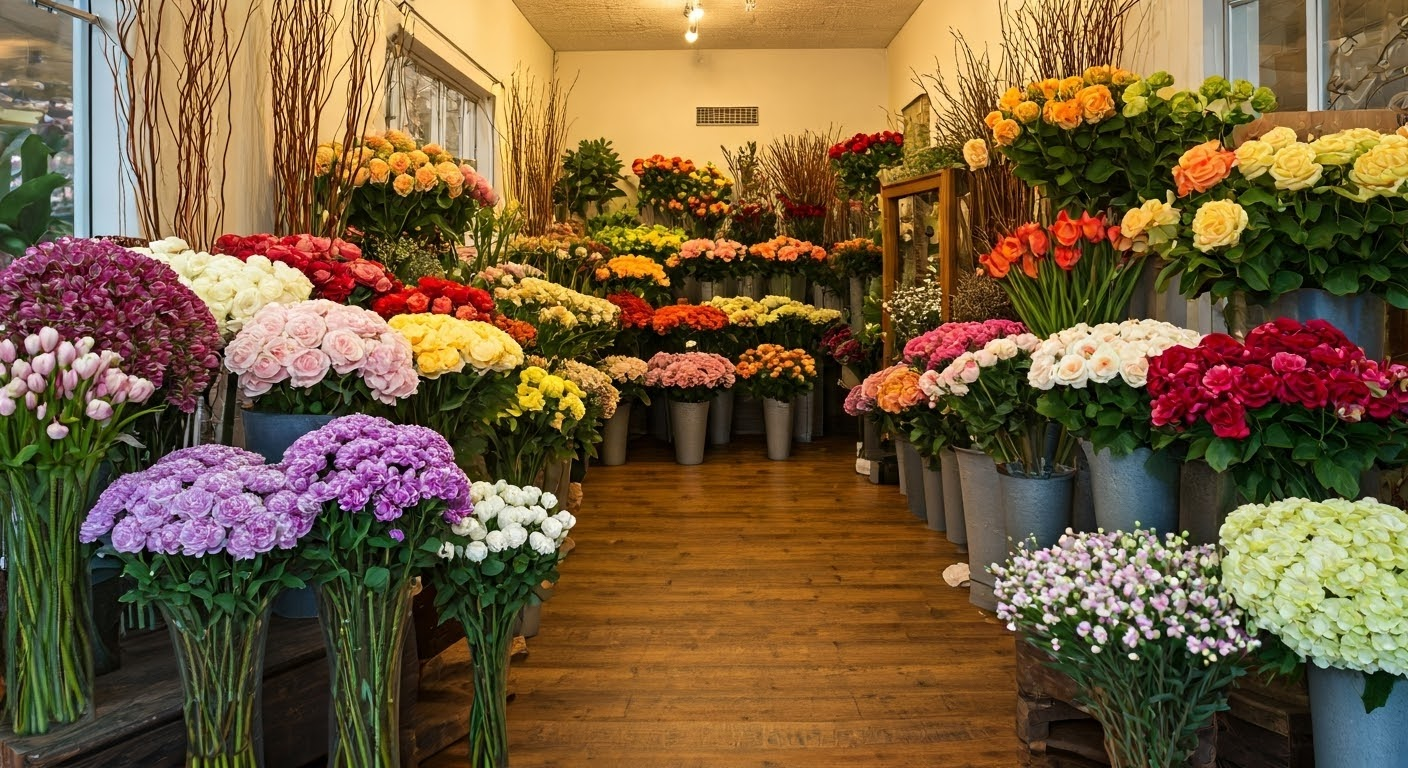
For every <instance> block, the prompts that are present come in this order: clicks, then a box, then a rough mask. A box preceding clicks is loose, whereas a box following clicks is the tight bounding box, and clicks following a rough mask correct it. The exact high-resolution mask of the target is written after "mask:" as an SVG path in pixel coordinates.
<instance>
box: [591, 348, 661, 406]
mask: <svg viewBox="0 0 1408 768" xmlns="http://www.w3.org/2000/svg"><path fill="white" fill-rule="evenodd" d="M597 368H598V369H600V370H601V371H602V372H603V373H605V374H606V375H607V376H610V377H611V383H612V384H613V385H615V387H616V390H617V391H618V392H620V393H621V400H622V401H623V402H624V401H627V400H639V401H640V402H642V403H645V404H646V405H650V395H649V393H648V392H647V391H646V389H645V374H646V371H647V369H648V366H647V365H646V362H645V361H644V360H642V359H640V358H639V357H631V356H629V355H611V356H610V357H607V358H606V359H604V360H602V361H601V362H600V363H598V364H597Z"/></svg>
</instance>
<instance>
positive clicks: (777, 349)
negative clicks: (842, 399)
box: [736, 344, 817, 401]
mask: <svg viewBox="0 0 1408 768" xmlns="http://www.w3.org/2000/svg"><path fill="white" fill-rule="evenodd" d="M736 370H737V372H738V378H739V380H740V381H742V382H743V384H744V386H746V387H747V388H748V391H749V392H750V393H751V394H752V395H753V396H754V397H756V398H759V399H769V400H783V401H791V400H792V399H794V398H797V397H800V396H802V395H805V394H806V393H808V392H810V391H811V390H812V387H813V386H815V384H816V378H817V370H816V360H814V359H812V356H811V355H809V354H807V351H806V350H804V349H787V348H786V347H783V346H780V345H777V344H759V345H758V346H756V347H754V348H753V349H750V350H748V351H746V352H744V353H743V354H742V355H741V356H739V358H738V364H737V366H736Z"/></svg>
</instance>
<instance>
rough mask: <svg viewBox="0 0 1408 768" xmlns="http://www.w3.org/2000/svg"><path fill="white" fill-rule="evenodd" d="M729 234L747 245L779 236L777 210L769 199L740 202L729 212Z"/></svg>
mask: <svg viewBox="0 0 1408 768" xmlns="http://www.w3.org/2000/svg"><path fill="white" fill-rule="evenodd" d="M728 236H729V237H731V238H733V239H734V240H737V241H738V242H740V243H742V244H743V245H745V246H749V245H756V244H758V243H766V242H767V241H769V240H771V239H773V238H774V237H777V211H776V210H774V209H773V206H772V203H769V202H767V201H750V202H740V203H737V204H735V205H734V206H733V211H732V212H731V213H730V214H729V221H728Z"/></svg>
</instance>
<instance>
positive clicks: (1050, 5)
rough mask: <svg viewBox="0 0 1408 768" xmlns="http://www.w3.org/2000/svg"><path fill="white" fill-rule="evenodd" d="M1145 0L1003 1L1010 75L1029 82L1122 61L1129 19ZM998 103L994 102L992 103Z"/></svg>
mask: <svg viewBox="0 0 1408 768" xmlns="http://www.w3.org/2000/svg"><path fill="white" fill-rule="evenodd" d="M1140 2H1141V0H1022V1H1021V2H1018V3H1016V4H1015V5H1014V4H1013V3H1012V2H1010V1H1009V0H1002V10H1001V14H1002V40H1003V47H1004V48H1005V49H1006V50H1007V64H1008V70H1009V72H1008V74H1009V76H1010V77H1009V79H1010V80H1011V82H1012V83H1013V84H1015V85H1025V84H1026V83H1028V82H1030V81H1032V80H1039V79H1042V78H1046V77H1070V76H1073V75H1080V74H1081V73H1083V72H1085V70H1086V69H1088V68H1090V67H1094V66H1101V65H1106V64H1116V65H1118V64H1124V63H1127V62H1125V61H1124V53H1125V22H1126V21H1128V20H1129V18H1130V14H1131V12H1132V11H1133V10H1134V9H1135V7H1136V6H1138V5H1139V3H1140ZM993 103H994V104H995V103H996V102H993Z"/></svg>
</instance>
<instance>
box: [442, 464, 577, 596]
mask: <svg viewBox="0 0 1408 768" xmlns="http://www.w3.org/2000/svg"><path fill="white" fill-rule="evenodd" d="M470 502H471V503H473V505H474V514H473V515H471V516H469V517H467V518H465V519H464V520H463V521H462V522H461V523H459V524H458V525H456V526H454V527H453V529H452V530H453V531H454V533H455V535H457V536H467V537H469V541H468V543H465V544H463V545H459V544H455V543H451V542H446V543H445V544H444V545H443V546H442V547H441V549H440V556H441V558H443V559H445V560H454V559H460V558H462V559H464V560H468V561H469V562H471V563H480V564H483V563H486V562H497V563H500V564H504V563H509V562H511V561H512V560H513V559H514V558H515V557H517V556H518V555H519V554H526V553H527V552H525V547H526V548H527V551H530V552H531V553H533V554H534V555H536V556H538V557H544V558H546V557H552V558H553V559H554V560H555V559H556V555H557V550H558V548H559V547H561V546H562V543H563V542H564V541H566V540H567V534H568V532H569V531H571V530H572V526H574V525H576V524H577V518H575V517H573V516H572V513H571V512H567V511H566V510H563V511H561V512H558V513H556V514H553V512H552V509H553V508H554V507H556V506H557V497H556V496H554V495H553V494H551V493H547V492H546V491H543V490H541V489H538V488H535V487H533V486H531V485H529V486H524V487H522V488H520V487H518V486H516V485H509V484H508V483H507V482H505V481H503V480H500V481H498V482H497V483H486V482H482V481H481V482H477V483H474V485H472V486H471V487H470ZM499 567H500V568H501V567H502V566H499ZM494 568H495V566H489V567H488V568H486V570H485V575H486V576H495V575H498V574H499V573H500V572H501V570H494V572H493V573H489V572H488V571H489V570H491V569H494Z"/></svg>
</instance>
